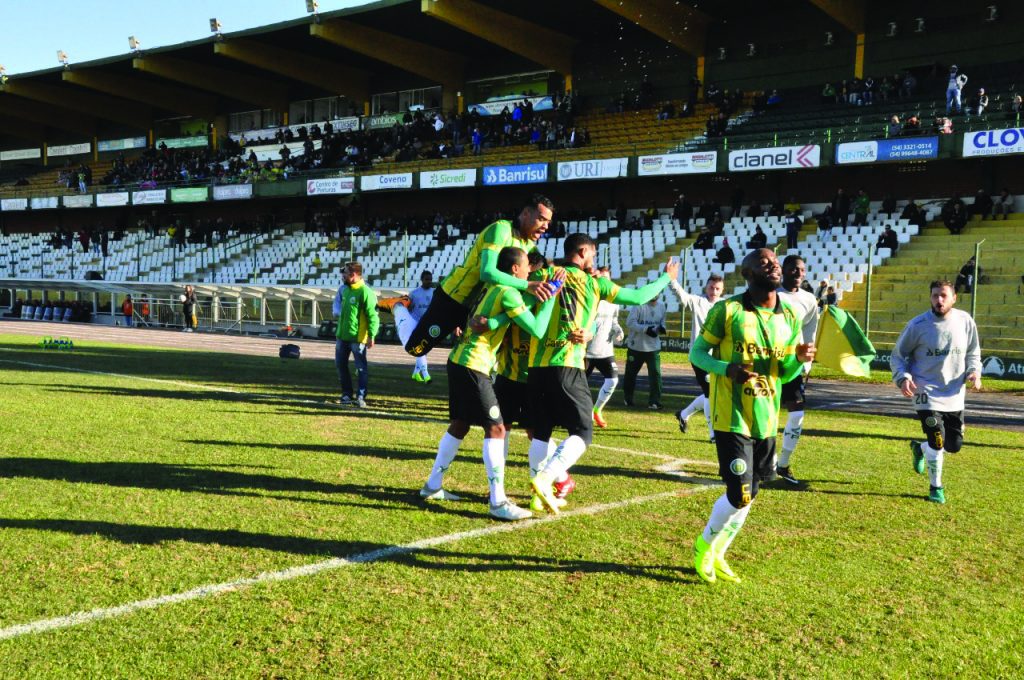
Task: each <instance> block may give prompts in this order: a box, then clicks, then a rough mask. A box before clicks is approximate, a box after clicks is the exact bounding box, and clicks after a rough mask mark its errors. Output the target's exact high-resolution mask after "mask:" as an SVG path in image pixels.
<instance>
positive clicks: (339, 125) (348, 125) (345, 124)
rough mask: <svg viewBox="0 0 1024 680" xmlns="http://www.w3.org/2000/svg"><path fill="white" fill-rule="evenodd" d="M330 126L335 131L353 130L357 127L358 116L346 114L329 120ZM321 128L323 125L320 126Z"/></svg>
mask: <svg viewBox="0 0 1024 680" xmlns="http://www.w3.org/2000/svg"><path fill="white" fill-rule="evenodd" d="M331 127H333V128H334V131H335V132H355V131H356V130H358V129H359V116H348V117H347V118H338V119H337V120H332V121H331ZM321 129H323V126H321Z"/></svg>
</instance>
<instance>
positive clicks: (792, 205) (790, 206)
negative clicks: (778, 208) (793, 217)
mask: <svg viewBox="0 0 1024 680" xmlns="http://www.w3.org/2000/svg"><path fill="white" fill-rule="evenodd" d="M783 207H785V209H786V210H787V211H791V212H795V213H796V214H797V215H800V214H801V213H802V212H803V206H802V205H800V201H798V200H796V196H790V197H789V201H787V202H786V205H785V206H783Z"/></svg>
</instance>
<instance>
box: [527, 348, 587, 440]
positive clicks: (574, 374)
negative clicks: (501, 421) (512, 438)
mask: <svg viewBox="0 0 1024 680" xmlns="http://www.w3.org/2000/svg"><path fill="white" fill-rule="evenodd" d="M526 380H527V385H528V386H529V388H530V420H531V421H532V422H533V437H534V439H539V440H540V441H545V442H546V441H550V440H551V433H552V432H554V429H555V427H563V428H565V429H566V430H567V431H568V432H569V434H570V435H576V436H578V437H580V438H581V439H583V441H584V442H586V444H587V446H590V442H591V441H592V440H593V438H594V424H593V420H592V419H593V413H594V400H593V399H592V398H591V396H590V386H589V385H588V384H587V376H586V375H585V374H584V372H583V371H581V370H580V369H578V368H567V367H564V366H546V367H543V368H532V367H531V368H530V373H529V375H528V376H527V378H526Z"/></svg>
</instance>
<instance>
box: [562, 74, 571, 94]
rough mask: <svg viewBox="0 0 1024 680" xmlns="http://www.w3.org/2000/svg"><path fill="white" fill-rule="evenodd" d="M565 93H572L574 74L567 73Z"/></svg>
mask: <svg viewBox="0 0 1024 680" xmlns="http://www.w3.org/2000/svg"><path fill="white" fill-rule="evenodd" d="M564 92H572V74H571V73H566V74H565V88H564Z"/></svg>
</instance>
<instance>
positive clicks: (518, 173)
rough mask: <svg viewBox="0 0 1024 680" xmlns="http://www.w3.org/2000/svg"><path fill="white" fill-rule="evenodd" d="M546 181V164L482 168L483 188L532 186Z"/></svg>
mask: <svg viewBox="0 0 1024 680" xmlns="http://www.w3.org/2000/svg"><path fill="white" fill-rule="evenodd" d="M547 181H548V164H547V163H528V164H527V165H491V166H488V167H486V168H484V186H498V185H502V184H533V183H535V182H547Z"/></svg>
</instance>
